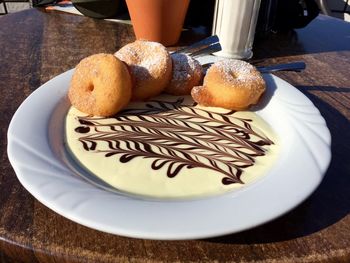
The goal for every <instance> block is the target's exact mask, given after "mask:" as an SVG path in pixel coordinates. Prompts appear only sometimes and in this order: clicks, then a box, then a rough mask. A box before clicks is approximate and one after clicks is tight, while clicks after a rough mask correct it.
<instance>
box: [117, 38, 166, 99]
mask: <svg viewBox="0 0 350 263" xmlns="http://www.w3.org/2000/svg"><path fill="white" fill-rule="evenodd" d="M114 55H115V56H116V57H117V58H119V59H120V60H122V61H124V62H125V63H126V64H127V65H128V66H129V68H130V71H131V75H132V77H133V81H134V88H133V92H132V98H131V99H132V100H139V101H142V100H147V99H149V98H151V97H154V96H157V95H159V94H160V93H161V92H162V91H163V90H164V89H165V87H166V86H167V85H168V83H169V81H170V78H171V74H172V61H171V58H170V55H169V53H168V51H167V50H166V48H165V47H164V46H163V45H162V44H160V43H157V42H151V41H144V40H136V41H135V42H133V43H130V44H127V45H125V46H124V47H122V48H121V49H120V50H118V51H117V52H116V53H115V54H114Z"/></svg>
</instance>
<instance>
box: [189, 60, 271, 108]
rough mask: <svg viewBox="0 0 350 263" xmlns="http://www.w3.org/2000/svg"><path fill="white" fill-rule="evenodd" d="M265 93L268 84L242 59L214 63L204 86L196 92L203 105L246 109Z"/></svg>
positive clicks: (196, 89) (195, 98)
mask: <svg viewBox="0 0 350 263" xmlns="http://www.w3.org/2000/svg"><path fill="white" fill-rule="evenodd" d="M264 91H265V81H264V79H263V78H262V76H261V74H260V72H259V71H258V70H257V69H256V68H255V67H254V66H252V65H251V64H249V63H247V62H244V61H241V60H234V59H230V60H222V61H218V62H216V63H215V64H213V65H212V66H211V67H210V68H209V69H208V71H207V74H206V76H205V77H204V83H203V86H196V87H194V88H193V89H192V91H191V95H192V98H193V99H194V100H195V101H196V102H197V103H198V104H200V105H203V106H212V107H221V108H225V109H231V110H243V109H246V108H247V107H249V106H250V105H252V104H256V103H257V102H258V100H259V98H260V96H261V95H262V94H263V93H264Z"/></svg>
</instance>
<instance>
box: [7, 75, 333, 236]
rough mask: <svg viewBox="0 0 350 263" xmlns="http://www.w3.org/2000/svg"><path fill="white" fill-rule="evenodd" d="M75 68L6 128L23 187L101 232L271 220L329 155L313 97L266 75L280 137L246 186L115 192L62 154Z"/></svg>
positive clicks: (300, 193)
mask: <svg viewBox="0 0 350 263" xmlns="http://www.w3.org/2000/svg"><path fill="white" fill-rule="evenodd" d="M71 76H72V71H68V72H65V73H63V74H61V75H59V76H57V77H55V78H54V79H52V80H50V81H49V82H47V83H46V84H44V85H43V86H41V87H40V88H38V89H37V90H36V91H35V92H33V93H32V94H31V95H30V96H29V97H28V98H27V99H26V100H25V101H24V102H23V104H22V105H21V106H20V107H19V109H18V110H17V112H16V113H15V115H14V116H13V119H12V121H11V124H10V126H9V130H8V156H9V159H10V162H11V164H12V166H13V168H14V170H15V172H16V174H17V176H18V179H19V180H20V182H21V183H22V184H23V186H24V187H25V188H26V189H27V190H28V191H29V192H30V193H31V194H32V195H33V196H34V197H35V198H36V199H38V200H39V201H40V202H41V203H43V204H44V205H46V206H47V207H49V208H51V209H52V210H54V211H55V212H57V213H59V214H61V215H63V216H65V217H67V218H69V219H71V220H73V221H75V222H77V223H79V224H82V225H85V226H88V227H91V228H94V229H98V230H100V231H104V232H108V233H113V234H118V235H123V236H129V237H136V238H147V239H195V238H205V237H213V236H218V235H224V234H229V233H235V232H239V231H242V230H245V229H249V228H252V227H254V226H257V225H259V224H262V223H265V222H267V221H269V220H272V219H274V218H276V217H278V216H280V215H282V214H284V213H286V212H287V211H289V210H291V209H292V208H294V207H295V206H297V205H298V204H300V203H301V202H302V201H303V200H304V199H306V198H307V197H308V196H309V195H310V194H311V193H312V192H313V191H314V190H315V189H316V187H317V186H318V185H319V183H320V182H321V180H322V178H323V176H324V173H325V171H326V169H327V167H328V165H329V162H330V159H331V153H330V140H331V138H330V133H329V130H328V129H327V126H326V123H325V121H324V119H323V118H322V117H321V115H320V113H319V111H318V110H317V109H316V108H315V106H314V105H313V104H312V102H311V101H310V100H309V99H308V98H306V97H305V96H304V95H303V94H302V93H301V92H299V91H298V90H297V89H296V88H294V87H293V86H291V85H290V84H288V83H287V82H285V81H283V80H281V79H280V78H277V77H275V76H272V75H266V76H265V79H266V82H267V86H268V90H267V94H266V96H264V99H263V101H261V103H260V104H259V107H258V108H256V109H255V110H256V112H257V114H259V115H260V116H261V117H262V118H263V119H264V120H265V121H267V122H268V123H269V124H270V125H271V126H272V128H273V129H274V130H275V132H276V133H277V135H278V136H279V142H280V143H281V149H280V155H279V158H278V160H277V161H276V163H275V165H274V166H273V167H272V168H271V169H270V170H269V172H268V174H267V175H266V176H264V177H262V179H260V180H258V182H256V183H253V184H251V185H248V186H246V187H243V188H242V189H241V190H238V191H234V192H231V193H228V194H223V195H220V196H216V197H210V198H203V199H197V200H182V201H159V200H145V199H141V198H138V197H130V196H125V195H121V194H116V193H112V192H110V191H107V190H104V189H102V188H99V187H96V186H95V185H94V184H91V183H89V182H88V181H86V180H84V179H82V177H80V176H77V174H78V173H79V172H81V171H77V170H76V169H75V168H73V167H72V166H71V165H70V164H69V162H68V161H67V160H66V157H65V156H64V154H62V152H63V151H62V148H64V146H63V144H62V142H63V140H62V137H63V125H64V122H63V119H64V115H65V113H66V112H67V110H68V107H69V104H68V103H67V102H66V93H67V89H68V85H69V81H70V78H71Z"/></svg>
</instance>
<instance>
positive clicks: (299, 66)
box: [257, 61, 306, 73]
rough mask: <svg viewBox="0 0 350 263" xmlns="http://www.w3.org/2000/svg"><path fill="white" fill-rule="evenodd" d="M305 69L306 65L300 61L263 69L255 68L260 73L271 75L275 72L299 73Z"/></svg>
mask: <svg viewBox="0 0 350 263" xmlns="http://www.w3.org/2000/svg"><path fill="white" fill-rule="evenodd" d="M305 68H306V64H305V63H304V62H302V61H297V62H291V63H284V64H276V65H271V66H265V67H257V69H258V70H259V71H260V72H261V73H271V72H276V71H295V72H300V71H302V70H304V69H305Z"/></svg>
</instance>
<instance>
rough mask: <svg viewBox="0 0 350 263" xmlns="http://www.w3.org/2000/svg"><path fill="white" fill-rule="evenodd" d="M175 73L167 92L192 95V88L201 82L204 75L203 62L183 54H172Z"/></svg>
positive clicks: (166, 89)
mask: <svg viewBox="0 0 350 263" xmlns="http://www.w3.org/2000/svg"><path fill="white" fill-rule="evenodd" d="M171 59H172V61H173V74H172V78H171V80H170V83H169V85H168V86H167V87H166V88H165V92H166V93H168V94H172V95H179V96H181V95H190V94H191V89H192V88H193V87H194V86H197V85H199V84H200V82H201V80H202V76H203V69H202V66H201V64H199V62H198V61H197V60H195V59H194V58H192V57H190V56H188V55H186V54H183V53H174V54H171Z"/></svg>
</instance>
